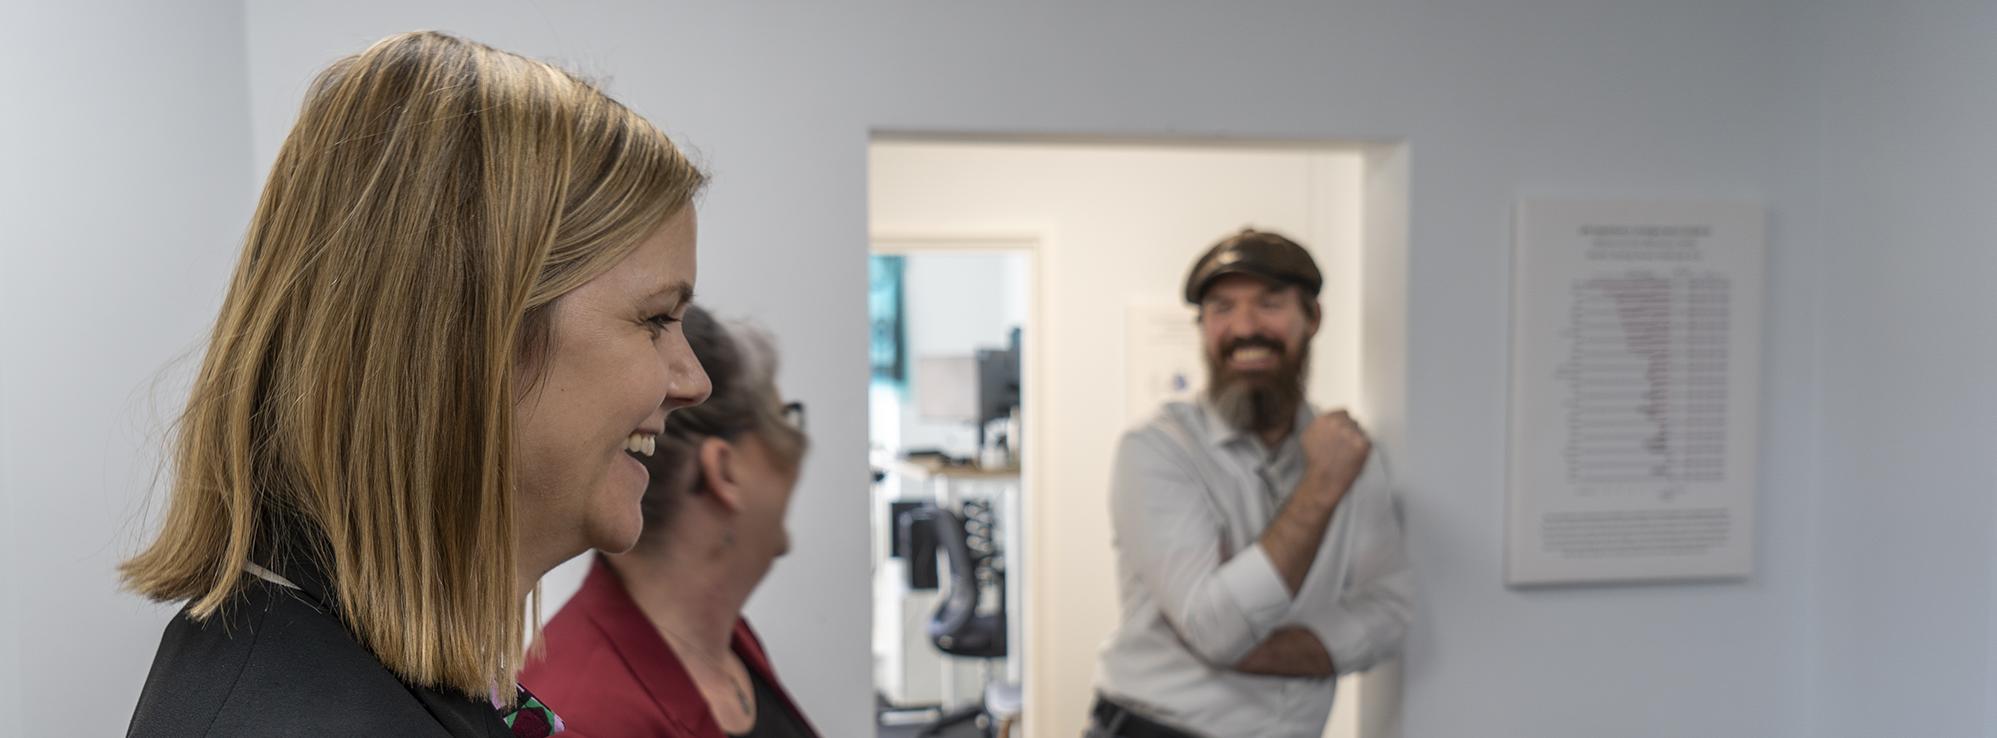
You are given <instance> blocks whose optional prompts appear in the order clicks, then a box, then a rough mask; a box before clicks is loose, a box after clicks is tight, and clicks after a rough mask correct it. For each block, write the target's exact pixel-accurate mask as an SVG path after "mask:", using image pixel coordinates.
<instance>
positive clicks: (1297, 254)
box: [1186, 228, 1324, 305]
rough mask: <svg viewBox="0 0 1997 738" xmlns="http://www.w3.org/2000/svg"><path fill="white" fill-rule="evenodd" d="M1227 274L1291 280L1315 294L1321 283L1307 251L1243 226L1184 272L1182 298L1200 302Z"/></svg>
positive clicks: (1312, 294) (1321, 275)
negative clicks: (1184, 294)
mask: <svg viewBox="0 0 1997 738" xmlns="http://www.w3.org/2000/svg"><path fill="white" fill-rule="evenodd" d="M1230 274H1246V275H1249V276H1253V277H1261V278H1262V279H1266V280H1269V281H1271V282H1275V283H1278V284H1293V285H1296V286H1298V287H1301V288H1303V290H1304V292H1306V293H1309V294H1310V296H1311V297H1317V293H1318V290H1319V289H1321V288H1323V287H1324V275H1323V274H1322V273H1319V272H1318V270H1317V261H1315V260H1313V259H1311V255H1310V252H1308V251H1305V250H1304V247H1303V246H1300V245H1298V244H1297V242H1295V241H1292V240H1290V239H1288V238H1284V237H1283V236H1282V235H1279V234H1276V233H1272V232H1269V231H1258V230H1255V229H1253V228H1243V229H1241V232H1240V233H1236V234H1234V235H1232V236H1228V237H1227V238H1223V239H1221V240H1220V243H1216V244H1214V245H1213V248H1210V249H1207V252H1206V253H1205V254H1204V255H1202V256H1200V259H1199V261H1196V262H1193V271H1192V273H1190V274H1187V275H1186V302H1189V303H1192V304H1194V305H1198V304H1200V298H1202V297H1205V296H1206V291H1207V288H1208V287H1212V286H1213V283H1214V281H1215V280H1218V279H1220V278H1221V277H1225V276H1227V275H1230Z"/></svg>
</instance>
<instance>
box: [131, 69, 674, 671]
mask: <svg viewBox="0 0 1997 738" xmlns="http://www.w3.org/2000/svg"><path fill="white" fill-rule="evenodd" d="M705 180H706V176H705V175H704V174H703V173H702V172H701V171H700V170H699V168H698V167H696V166H694V165H693V164H692V163H690V162H689V161H688V160H687V158H686V157H685V156H684V155H683V154H682V153H681V152H680V151H679V150H678V149H677V148H676V147H674V145H673V144H672V142H671V141H670V140H668V139H667V137H666V136H665V135H664V134H663V133H661V132H660V131H659V130H658V129H657V128H655V127H653V126H652V124H650V123H648V122H647V121H646V120H645V119H644V118H642V117H640V116H638V115H637V114H636V113H633V112H632V111H630V110H628V109H626V108H625V107H624V106H623V105H621V104H619V103H617V102H616V101H614V100H612V99H610V98H609V97H608V96H606V95H604V94H603V93H602V92H600V91H598V90H597V89H596V88H595V87H593V86H592V85H591V84H589V83H588V82H585V81H582V80H580V79H578V78H577V77H575V76H572V75H570V74H568V73H566V72H564V71H562V70H560V69H557V68H555V67H553V66H550V65H548V64H545V63H542V62H538V61H534V60H531V59H527V58H524V57H520V56H516V55H513V54H510V53H507V52H503V51H499V50H497V49H493V48H491V47H488V46H484V45H481V44H478V43H473V42H470V41H466V40H462V39H458V38H454V37H452V36H448V35H444V34H439V33H428V32H424V33H408V34H402V35H397V36H392V37H389V38H387V39H383V40H382V41H380V42H378V43H376V44H374V45H373V46H372V47H370V48H368V49H367V50H366V51H363V52H361V53H360V54H357V55H354V56H351V57H347V58H345V59H341V60H340V61H338V62H336V63H334V64H333V65H332V66H331V67H330V68H328V69H327V70H326V71H325V72H324V73H322V74H321V75H320V76H319V77H318V79H317V80H316V81H315V82H314V83H313V85H312V87H311V90H310V92H309V93H308V95H307V97H306V100H305V104H304V106H303V108H302V110H301V111H300V113H299V117H298V122H297V125H295V126H294V127H293V128H292V130H291V134H290V136H289V137H287V138H286V139H285V142H284V145H283V148H282V149H280V150H279V152H278V156H277V162H276V164H275V165H274V166H273V167H272V169H271V173H270V179H269V181H268V182H267V183H266V184H265V185H264V190H263V195H262V198H261V200H260V201H259V202H258V204H257V208H256V213H255V216H254V218H253V220H252V221H251V223H250V227H249V231H248V235H247V237H246V239H245V244H244V246H243V253H242V256H241V259H240V261H239V262H238V263H237V265H236V270H235V275H234V276H233V278H232V279H231V281H230V284H229V288H228V295H227V297H226V299H225V300H224V302H223V305H222V312H221V315H220V317H219V318H218V319H217V321H216V325H215V330H214V335H213V336H212V337H211V339H210V344H209V346H208V348H207V352H206V355H205V357H204V359H203V361H202V364H201V370H200V373H199V375H198V376H197V378H196V380H195V383H194V388H193V392H192V395H191V396H190V397H189V399H188V403H187V407H186V410H185V414H184V415H183V416H182V417H181V418H180V421H179V424H178V429H177V435H176V438H175V445H174V448H173V449H172V452H171V457H170V458H171V469H172V482H171V484H170V498H169V500H168V502H167V509H166V516H165V520H164V522H163V524H162V526H161V530H160V532H159V535H158V538H156V539H155V540H154V541H153V542H152V543H151V544H150V545H148V546H147V547H146V548H145V549H144V550H143V551H141V552H140V553H139V554H138V555H137V556H134V557H133V558H131V559H130V560H128V561H126V562H125V563H124V564H123V566H122V574H123V577H124V581H125V584H126V586H128V587H129V588H131V589H132V590H134V591H136V592H138V593H140V594H142V595H145V596H147V597H151V598H153V599H156V600H161V601H171V602H179V601H186V602H188V603H189V608H188V609H189V613H190V614H191V615H192V616H193V617H195V618H197V619H206V618H209V617H211V616H213V615H215V614H216V612H217V611H218V610H220V609H221V608H222V607H224V605H225V604H227V603H228V602H229V601H230V600H231V599H232V597H233V596H234V594H235V593H236V592H237V588H238V587H239V586H241V585H242V584H243V582H244V577H245V574H244V569H245V565H246V564H249V563H262V564H272V563H273V562H269V561H263V562H258V561H256V558H257V557H259V556H269V555H273V554H272V553H270V552H273V551H275V552H303V554H302V555H303V556H306V557H309V558H310V561H308V562H307V563H308V564H309V565H310V566H312V567H313V568H315V569H317V570H319V571H320V572H322V573H323V574H324V576H325V578H326V582H327V586H328V589H329V590H330V591H331V594H332V595H333V598H334V599H335V601H336V602H335V603H334V604H335V606H336V607H337V608H338V610H339V615H340V617H341V619H342V620H343V621H344V622H345V623H346V624H347V625H348V627H349V628H351V629H352V630H353V632H354V634H355V635H356V636H357V637H358V638H359V640H360V642H361V643H363V644H365V645H366V646H367V647H368V648H369V649H370V650H372V651H373V652H374V654H375V655H376V656H377V657H379V658H380V659H381V661H382V663H384V664H386V665H387V666H388V667H389V668H390V669H392V670H393V671H394V672H395V673H396V674H398V675H399V676H401V677H402V678H403V679H405V680H407V681H409V682H411V683H413V684H420V685H425V686H433V687H445V688H451V689H455V690H456V691H459V692H462V693H465V694H468V695H476V696H487V695H489V694H491V691H492V690H494V689H495V688H498V693H499V695H500V696H501V698H502V699H503V700H506V701H509V702H510V701H511V699H512V695H513V690H512V688H511V680H512V679H513V675H514V673H515V672H516V670H517V668H518V667H519V664H520V661H521V658H522V648H521V644H522V643H523V636H524V635H525V633H524V629H525V627H526V625H525V622H524V621H525V620H526V618H525V615H524V612H523V608H522V607H521V604H520V600H519V593H517V592H515V587H516V585H515V577H516V572H515V558H516V555H517V554H516V551H515V535H516V534H515V529H516V526H523V525H526V523H524V522H523V521H521V520H519V519H518V516H519V513H518V512H517V509H518V508H517V507H516V502H515V499H514V494H513V487H514V484H515V479H516V478H517V472H516V470H515V469H514V468H513V466H512V463H511V459H512V458H513V456H512V454H510V453H509V451H510V449H511V439H512V438H513V431H514V429H513V424H514V422H515V419H514V413H513V407H514V401H515V399H516V398H517V397H518V396H519V393H520V392H522V391H525V390H526V389H528V387H527V385H528V384H529V383H530V382H531V381H532V377H530V376H522V375H523V373H526V371H527V370H526V369H525V368H524V367H526V366H527V365H529V364H531V363H532V362H533V360H534V359H535V355H536V354H537V353H538V352H539V351H540V350H541V346H543V345H544V343H545V340H546V332H547V330H548V325H547V322H548V311H547V308H548V306H549V304H550V303H552V302H553V301H554V300H555V299H556V298H558V297H560V296H561V295H563V294H564V293H567V292H568V291H570V290H572V289H575V288H576V287H578V286H581V285H582V284H583V283H584V282H587V281H588V280H589V279H591V278H592V277H594V276H596V275H598V274H600V273H602V272H604V271H605V270H607V269H609V268H610V266H611V265H612V264H615V263H616V262H617V261H618V260H619V259H621V258H623V257H624V256H625V255H626V254H628V253H630V252H631V251H632V250H633V249H634V248H635V247H636V245H637V244H638V243H639V242H640V241H642V240H643V239H644V238H645V237H646V236H648V235H649V234H650V233H652V232H653V231H655V230H656V229H657V228H658V227H660V226H661V225H662V224H663V223H664V222H665V221H666V220H667V219H668V218H669V217H670V216H672V215H674V214H675V213H677V212H679V211H680V210H681V209H683V208H686V207H690V206H691V202H692V200H693V198H694V196H695V195H696V194H697V193H698V191H699V190H700V189H701V187H702V186H703V185H704V183H705ZM277 563H278V564H279V565H282V562H277ZM301 666H307V665H301Z"/></svg>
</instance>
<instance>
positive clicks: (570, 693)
mask: <svg viewBox="0 0 1997 738" xmlns="http://www.w3.org/2000/svg"><path fill="white" fill-rule="evenodd" d="M732 641H733V643H732V647H733V649H734V651H735V655H736V656H737V657H740V658H741V659H742V664H743V665H744V666H747V667H748V668H749V669H750V670H751V671H753V672H754V673H755V674H756V675H757V676H758V677H760V678H762V679H763V681H765V682H767V683H768V684H769V685H770V689H771V691H774V692H776V693H777V695H778V696H779V697H781V698H783V702H784V707H785V708H787V709H789V710H790V713H791V714H792V715H795V716H797V718H798V722H799V723H802V724H805V725H806V726H807V727H809V722H808V721H806V720H805V718H804V713H803V712H802V711H800V710H798V709H797V703H796V702H794V701H792V700H791V697H790V693H788V692H786V691H784V688H783V684H782V683H780V682H778V681H777V675H776V671H775V670H774V669H772V668H771V667H770V660H769V656H768V655H766V654H764V653H763V644H762V641H760V640H757V638H756V633H755V631H753V630H750V629H749V623H748V621H746V620H740V619H738V620H736V621H735V635H734V638H733V639H732ZM541 643H542V645H543V646H544V647H545V653H544V654H543V655H542V657H541V658H531V657H530V660H529V661H528V662H527V667H526V668H525V669H524V670H522V671H521V672H520V683H521V684H524V685H526V686H527V688H528V689H530V690H533V692H534V694H535V695H536V696H538V697H540V698H541V701H543V702H545V703H547V704H548V706H549V707H552V708H554V710H555V712H556V713H557V714H560V715H561V716H562V722H563V723H565V724H566V725H567V727H568V730H567V731H565V732H563V733H562V734H561V735H563V736H576V737H577V738H590V737H591V736H597V737H600V738H624V737H625V736H632V737H633V738H637V737H639V736H669V737H671V738H726V734H725V733H723V732H722V731H721V726H720V724H718V723H716V722H715V721H714V715H713V713H711V712H709V711H708V709H707V700H706V699H705V698H703V697H701V696H700V689H699V688H697V687H695V686H694V683H693V677H692V676H690V675H688V674H687V671H686V667H685V666H683V665H681V664H680V660H679V657H678V656H676V655H674V654H673V649H672V647H671V646H668V645H666V639H665V638H663V637H661V636H660V635H659V631H658V629H657V628H655V627H653V625H652V621H651V620H650V619H648V618H646V617H645V613H644V612H642V611H640V610H639V609H638V603H637V602H634V601H632V599H631V595H630V593H629V592H626V591H625V589H624V583H623V582H621V581H619V580H618V579H617V572H615V571H613V570H611V568H610V565H609V564H607V563H605V562H604V560H603V557H602V556H598V557H597V558H596V561H595V563H594V564H592V565H591V566H590V570H589V577H588V578H587V579H584V580H583V583H582V589H581V590H578V591H577V592H576V594H575V597H574V598H571V599H570V600H569V601H568V604H565V605H563V606H562V609H561V611H560V612H557V613H555V617H554V618H553V619H551V620H549V621H548V624H547V626H546V627H544V628H542V630H541ZM813 732H814V734H815V733H816V730H815V729H813Z"/></svg>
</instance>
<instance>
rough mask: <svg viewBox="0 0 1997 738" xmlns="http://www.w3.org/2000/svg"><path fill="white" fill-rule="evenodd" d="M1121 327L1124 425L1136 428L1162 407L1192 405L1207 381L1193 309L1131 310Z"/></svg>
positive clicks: (1133, 307) (1158, 307) (1135, 307)
mask: <svg viewBox="0 0 1997 738" xmlns="http://www.w3.org/2000/svg"><path fill="white" fill-rule="evenodd" d="M1123 326H1124V328H1123V335H1124V341H1125V345H1124V369H1125V381H1124V393H1125V394H1124V418H1125V423H1126V424H1128V425H1136V424H1137V423H1139V422H1142V421H1144V420H1145V419H1147V418H1150V417H1151V416H1153V415H1156V414H1158V408H1160V407H1163V406H1164V405H1165V403H1168V402H1174V401H1179V400H1190V399H1192V398H1193V397H1194V396H1195V395H1196V393H1197V392H1198V391H1199V386H1200V383H1201V382H1203V381H1205V377H1206V368H1205V366H1204V365H1203V363H1202V359H1201V356H1202V355H1203V354H1202V350H1201V348H1200V331H1199V328H1198V326H1196V325H1194V324H1193V310H1192V308H1189V307H1185V306H1183V305H1131V306H1129V309H1128V310H1127V312H1126V313H1125V314H1124V324H1123Z"/></svg>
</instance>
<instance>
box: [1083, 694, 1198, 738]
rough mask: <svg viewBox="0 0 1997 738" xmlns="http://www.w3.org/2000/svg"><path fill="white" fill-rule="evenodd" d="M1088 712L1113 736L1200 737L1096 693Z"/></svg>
mask: <svg viewBox="0 0 1997 738" xmlns="http://www.w3.org/2000/svg"><path fill="white" fill-rule="evenodd" d="M1090 712H1091V713H1093V714H1094V715H1095V720H1096V726H1097V727H1100V728H1102V729H1103V730H1106V731H1108V732H1109V733H1110V735H1112V736H1115V738H1201V736H1200V735H1199V734H1197V733H1188V732H1186V731H1183V730H1180V729H1178V728H1174V727H1172V726H1170V725H1166V724H1164V723H1160V722H1157V721H1154V720H1150V719H1148V718H1145V717H1144V716H1143V715H1139V714H1137V713H1136V712H1133V711H1131V709H1130V708H1128V707H1124V706H1123V705H1120V704H1117V702H1116V701H1115V700H1112V699H1110V698H1108V697H1104V696H1102V695H1100V694H1099V695H1096V706H1095V707H1094V708H1093V709H1092V710H1090Z"/></svg>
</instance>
